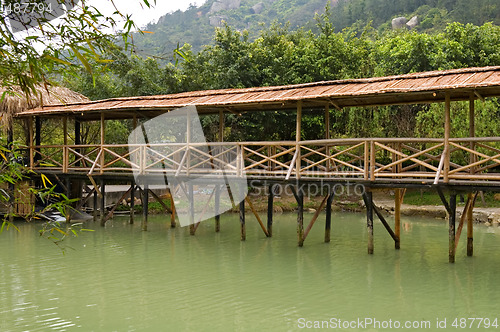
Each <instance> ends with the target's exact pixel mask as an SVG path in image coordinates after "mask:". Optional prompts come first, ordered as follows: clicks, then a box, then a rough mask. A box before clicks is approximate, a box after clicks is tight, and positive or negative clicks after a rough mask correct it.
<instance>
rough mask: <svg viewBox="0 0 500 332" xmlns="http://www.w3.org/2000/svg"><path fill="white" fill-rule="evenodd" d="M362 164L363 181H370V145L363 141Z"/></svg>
mask: <svg viewBox="0 0 500 332" xmlns="http://www.w3.org/2000/svg"><path fill="white" fill-rule="evenodd" d="M364 162H365V167H364V170H365V180H369V179H370V145H369V141H365V155H364Z"/></svg>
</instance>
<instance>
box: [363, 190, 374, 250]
mask: <svg viewBox="0 0 500 332" xmlns="http://www.w3.org/2000/svg"><path fill="white" fill-rule="evenodd" d="M363 199H364V201H365V205H366V229H367V230H368V254H370V255H371V254H373V194H372V192H371V191H367V192H366V193H364V194H363Z"/></svg>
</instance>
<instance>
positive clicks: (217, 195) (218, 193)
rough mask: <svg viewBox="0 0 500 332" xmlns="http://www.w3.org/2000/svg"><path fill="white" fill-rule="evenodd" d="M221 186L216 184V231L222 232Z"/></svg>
mask: <svg viewBox="0 0 500 332" xmlns="http://www.w3.org/2000/svg"><path fill="white" fill-rule="evenodd" d="M219 209H220V186H219V185H216V186H215V232H216V233H219V232H220V210H219Z"/></svg>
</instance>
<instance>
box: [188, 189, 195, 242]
mask: <svg viewBox="0 0 500 332" xmlns="http://www.w3.org/2000/svg"><path fill="white" fill-rule="evenodd" d="M188 187H189V188H188V190H189V234H190V235H194V234H195V233H196V227H195V225H194V190H193V184H192V183H189V184H188Z"/></svg>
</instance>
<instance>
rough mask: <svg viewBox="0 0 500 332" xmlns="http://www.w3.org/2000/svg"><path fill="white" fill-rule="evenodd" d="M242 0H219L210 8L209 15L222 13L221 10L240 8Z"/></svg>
mask: <svg viewBox="0 0 500 332" xmlns="http://www.w3.org/2000/svg"><path fill="white" fill-rule="evenodd" d="M240 5H241V0H217V1H216V2H214V3H213V4H212V7H210V11H209V12H208V13H209V14H214V13H217V12H220V11H221V10H229V9H237V8H240Z"/></svg>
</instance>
